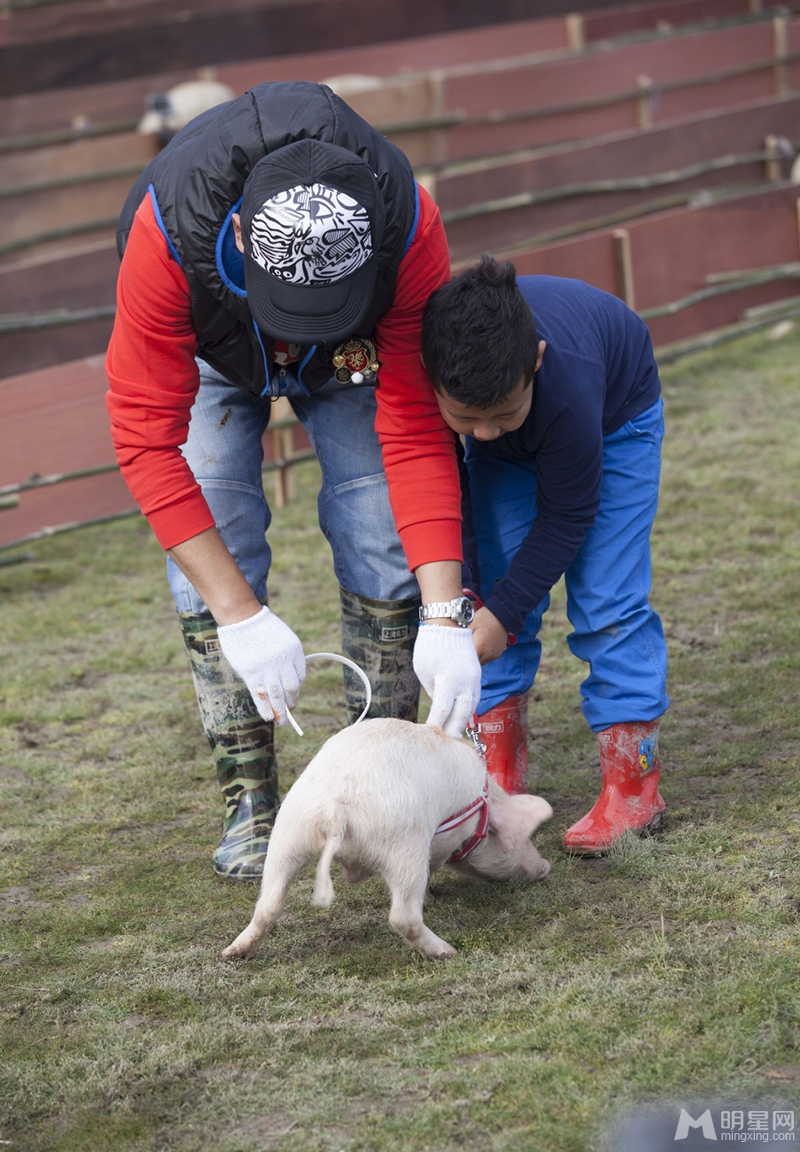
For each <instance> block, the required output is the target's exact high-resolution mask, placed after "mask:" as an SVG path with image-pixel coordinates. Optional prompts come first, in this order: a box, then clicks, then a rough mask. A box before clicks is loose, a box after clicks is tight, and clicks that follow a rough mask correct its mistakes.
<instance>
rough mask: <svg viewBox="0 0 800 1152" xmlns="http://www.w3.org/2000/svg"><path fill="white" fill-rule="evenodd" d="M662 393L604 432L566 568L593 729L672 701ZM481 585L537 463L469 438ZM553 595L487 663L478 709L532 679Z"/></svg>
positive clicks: (505, 560)
mask: <svg viewBox="0 0 800 1152" xmlns="http://www.w3.org/2000/svg"><path fill="white" fill-rule="evenodd" d="M663 436H664V415H663V403H662V401H661V400H658V401H657V403H656V404H654V405H653V406H652V408H649V409H648V410H647V411H646V412H643V413H642V414H641V416H637V417H636V418H635V420H633V421H631V422H629V423H627V424H624V425H623V426H622V428H619V429H618V430H617V431H616V432H612V433H611V434H610V435H609V436H606V438H605V440H604V442H603V478H602V482H601V488H600V509H599V511H598V513H597V517H596V519H595V521H594V524H593V525H592V527H591V529H590V530H589V534H588V536H587V537H586V540H585V541H584V543H583V546H582V547H581V550H580V552H579V553H578V555H577V556H576V557H575V559H574V560H573V562H572V564H570V566H569V568H568V569H567V571H566V573H565V583H566V588H567V616H568V618H569V621H570V624H571V625H572V627H573V629H574V631H573V632H572V633H571V634H570V635H569V636H568V637H567V643H568V644H569V647H570V650H571V652H572V653H573V655H575V656H577V657H578V659H580V660H584V661H585V662H586V663H587V664H588V665H589V675H588V676H587V678H586V679H585V680H584V681H583V683H582V684H581V697H582V708H583V714H584V716H585V717H586V720H587V722H588V724H589V727H590V728H591V729H592V731H594V732H599V731H602V729H603V728H609V727H610V726H611V725H612V724H616V723H619V722H624V721H627V720H654V719H656V717H658V716H661V714H662V713H663V712H664V711H665V710H666V709H667V707H668V706H669V697H668V696H667V691H666V678H667V651H666V644H665V642H664V633H663V629H662V627H661V620H660V619H659V617H658V615H657V614H656V613H655V612H654V611H653V609H652V608H651V607H650V604H649V603H648V595H649V592H650V531H651V529H652V526H653V520H654V519H655V515H656V508H657V506H658V483H659V474H660V471H661V441H662V439H663ZM466 460H467V467H468V469H469V479H470V494H471V498H472V507H473V517H474V521H475V532H476V535H477V540H478V563H479V571H480V585H481V590H482V591H483V593H484V598H486V597H488V594H489V593H490V591H491V589H492V587H493V585H494V582H495V580H497V579H498V578H499V577H501V576H502V575H503V574H504V573H505V572H506V570H507V569H508V565H509V563H510V562H511V559H512V557H513V556H514V555H515V553H516V551H517V549H518V548H519V546H520V544H521V543H522V541H523V539H524V537H525V536H526V534H527V532H528V529H529V528H530V525H531V521H532V520H533V519H534V517H535V516H536V465H535V463H534V462H533V461H514V462H510V461H507V460H499V459H497V458H496V457H492V456H490V455H489V454H487V453H483V452H481V451H480V450H479V449H476V448H475V446H474V444H473V442H472V441H471V440H468V441H467V449H466ZM549 604H550V597H549V596H545V598H544V599H543V600H542V602H541V603H540V604H539V605H538V606H537V607H536V608H535V609H534V611H533V612H531V613H530V614H529V615H528V617H527V620H526V622H525V626H524V628H523V630H522V631H521V632H520V633H519V635H518V636H517V643H516V645H515V646H514V647H511V648H508V649H506V651H505V652H504V653H503V655H502V656H500V657H499V658H498V659H497V660H494V661H492V662H491V663H490V664H487V665H486V666H485V667H484V669H483V683H482V693H481V700H480V704H479V705H478V715H481V714H482V713H484V712H487V711H488V710H489V709H490V708H493V707H494V706H495V705H496V704H500V703H502V701H503V700H506V699H507V698H508V697H509V696H518V695H520V694H522V693H523V692H527V690H528V689H529V688H530V687H531V685H532V684H533V681H534V678H535V676H536V672H537V670H538V667H539V661H540V659H541V653H542V646H541V643H540V641H539V639H538V634H539V630H540V628H541V625H542V617H543V615H544V613H545V612H546V611H547V608H548V606H549Z"/></svg>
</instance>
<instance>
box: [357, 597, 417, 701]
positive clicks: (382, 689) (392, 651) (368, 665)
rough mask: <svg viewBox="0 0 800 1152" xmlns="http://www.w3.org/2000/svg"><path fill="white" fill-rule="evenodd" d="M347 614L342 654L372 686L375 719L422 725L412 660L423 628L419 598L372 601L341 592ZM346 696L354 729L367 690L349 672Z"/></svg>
mask: <svg viewBox="0 0 800 1152" xmlns="http://www.w3.org/2000/svg"><path fill="white" fill-rule="evenodd" d="M339 596H340V601H341V611H342V652H343V653H344V654H345V656H349V657H350V659H351V660H353V661H354V662H355V663H356V664H358V665H359V667H361V668H363V669H364V671H365V672H366V674H367V676H368V677H369V682H370V684H371V685H372V705H371V707H370V710H369V716H370V718H372V717H374V716H395V717H397V718H398V719H400V720H411V721H414V722H416V719H417V710H418V708H419V680H417V677H416V675H415V674H414V668H413V666H412V662H411V660H412V656H413V653H414V640H415V639H416V635H417V629H418V627H419V605H420V601H419V600H418V599H414V600H371V599H370V598H369V597H368V596H357V595H356V594H355V593H354V592H348V591H347V589H346V588H340V589H339ZM344 693H345V698H346V700H347V713H348V716H349V718H350V723H351V724H352V723H353V722H354V721H355V720H357V719H358V717H359V716H360V715H361V712H362V709H363V707H364V704H365V703H366V697H365V695H364V687H363V685H362V683H361V681H360V680H359V678H358V676H356V674H355V672H352V671H351V670H350V669H349V668H345V670H344Z"/></svg>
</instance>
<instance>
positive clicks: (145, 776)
mask: <svg viewBox="0 0 800 1152" xmlns="http://www.w3.org/2000/svg"><path fill="white" fill-rule="evenodd" d="M799 362H800V330H798V328H797V327H795V328H793V329H792V328H791V324H790V323H789V322H786V323H784V324H783V325H782V326H781V327H780V328H779V329H771V330H770V329H768V330H765V331H763V332H760V333H758V334H755V335H751V336H749V337H747V338H746V339H743V340H739V341H736V342H734V343H730V344H727V345H725V346H723V347H720V348H717V349H715V350H712V351H706V352H704V353H701V354H699V355H696V356H693V357H691V358H685V359H682V360H681V361H679V362H677V363H675V364H672V365H670V366H668V367H665V368H664V370H663V383H664V394H665V401H666V414H667V423H668V438H667V441H666V442H665V456H664V471H663V494H662V501H661V508H660V512H659V516H658V519H657V522H656V529H655V534H654V571H655V585H654V591H653V601H654V604H655V606H656V607H657V609H658V610H659V612H660V613H661V614H662V617H663V620H664V624H665V629H666V632H667V636H668V642H669V647H670V658H671V667H670V692H671V698H672V706H671V709H670V711H669V712H668V714H667V716H666V718H665V720H664V722H663V727H662V733H663V759H664V773H663V784H662V791H663V793H664V795H665V797H666V799H667V804H668V809H669V818H670V819H669V824H668V826H667V828H666V830H665V831H664V832H663V833H660V834H659V835H658V836H657V837H654V838H651V839H645V840H637V839H632V840H630V841H623V843H622V845H621V847H620V848H619V850H618V851H615V852H614V854H613V855H612V856H611V857H609V858H608V859H604V860H595V861H588V860H587V861H575V860H571V859H568V858H567V857H565V856H564V855H563V854H562V852H561V850H560V847H559V845H560V836H561V834H562V832H563V831H564V829H565V828H566V827H567V826H568V825H569V824H570V823H571V822H572V821H573V820H574V819H575V818H576V817H577V816H579V815H580V814H582V812H583V811H585V810H586V809H587V807H588V805H589V803H590V802H591V801H592V800H593V799H594V796H595V795H596V792H597V789H598V785H599V769H598V764H597V763H596V758H595V747H596V745H595V743H594V741H593V740H592V738H591V735H590V733H589V732H588V730H587V729H586V728H585V725H584V723H583V720H582V717H581V713H580V709H579V691H578V686H579V683H580V680H581V678H582V675H583V674H584V670H583V669H582V667H581V666H579V665H578V664H577V662H576V661H575V660H574V659H573V658H572V657H571V656H570V655H569V652H568V650H567V647H566V644H565V635H566V632H567V630H568V625H567V622H566V620H565V617H564V597H563V591H562V590H561V589H557V590H556V594H555V596H554V603H553V607H552V609H551V612H550V613H549V617H548V618H547V620H546V625H545V630H544V643H545V657H544V663H543V667H542V670H541V674H540V677H539V679H538V681H537V684H536V688H535V693H534V694H535V700H534V702H533V706H532V710H531V717H532V724H531V754H532V760H533V779H532V781H531V785H532V789H533V790H534V791H536V792H537V793H539V794H541V795H543V796H545V797H546V798H547V799H548V800H549V801H550V802H551V803H552V805H553V808H554V811H555V815H554V818H553V820H552V821H551V822H550V824H548V825H546V826H545V827H544V828H543V829H542V830H541V832H540V833H538V834H537V837H536V842H537V845H538V847H539V849H540V851H541V852H542V854H543V855H545V856H547V857H548V858H549V859H550V860H551V861H552V871H551V873H550V875H549V877H548V878H547V880H546V881H545V882H543V883H541V884H537V885H534V886H532V887H525V886H522V885H518V886H516V885H512V886H508V885H506V886H503V885H486V886H476V885H474V884H472V883H469V882H467V881H466V880H464V879H463V878H461V877H459V876H456V875H455V874H449V873H441V874H439V875H438V876H437V877H436V878H435V880H434V884H433V900H432V902H431V904H430V907H429V909H428V911H427V913H426V919H427V921H428V923H429V924H430V926H431V928H432V929H433V930H434V931H436V932H437V933H440V934H441V935H443V936H444V937H445V938H446V939H447V940H449V941H451V942H452V943H453V944H454V946H455V947H456V948H457V949H458V955H457V956H456V958H455V959H453V960H452V961H450V962H448V963H446V964H439V963H432V962H426V961H424V960H422V959H421V958H420V957H419V956H417V955H416V954H414V953H413V952H412V950H411V949H409V947H408V945H407V944H406V943H405V942H404V941H402V940H401V939H400V938H399V937H396V936H395V935H394V934H393V933H392V931H391V929H390V928H389V925H388V922H387V899H386V893H385V892H384V891H383V888H382V886H381V884H380V883H378V882H377V881H374V882H373V881H370V882H368V883H366V884H365V885H362V886H358V887H353V888H349V887H348V886H347V885H346V884H344V882H343V881H342V879H341V877H340V876H339V875H338V873H337V875H336V876H335V882H336V887H337V899H336V901H335V903H334V904H333V906H332V908H331V909H329V910H327V911H318V910H314V909H312V908H311V905H310V894H311V886H312V877H311V876H310V875H306V876H304V877H303V878H301V880H300V882H298V884H296V885H295V886H294V888H293V889H292V892H291V893H290V897H289V901H288V906H287V909H286V911H285V913H284V916H283V918H282V920H281V921H280V922H279V923H278V925H277V926H276V928H275V930H274V932H273V934H272V935H271V936H270V937H268V939H267V940H266V942H265V945H264V948H263V950H262V953H261V955H260V956H259V958H258V959H256V960H253V961H249V962H247V963H243V964H239V965H231V964H225V963H223V962H222V961H221V960H220V958H219V955H220V952H221V950H222V948H223V947H224V946H225V945H226V944H228V943H229V942H230V941H231V940H232V939H233V937H234V936H235V935H236V934H237V933H238V932H239V931H240V930H241V929H242V928H243V927H244V926H245V924H246V923H247V921H248V919H249V917H250V913H251V910H252V905H253V902H254V899H255V895H256V893H255V890H254V889H253V887H251V886H242V887H237V886H234V885H230V884H225V883H223V882H220V881H219V880H218V879H216V878H215V876H214V874H213V872H212V869H211V859H210V857H211V851H212V849H213V846H214V845H215V843H216V839H217V833H218V826H219V820H220V816H221V812H220V805H219V797H218V791H217V788H216V785H215V782H214V780H213V777H212V771H211V767H210V758H209V755H208V750H207V748H206V747H204V746H203V743H202V741H201V737H200V728H199V725H198V723H197V717H196V715H195V711H196V706H195V704H194V698H193V694H192V690H191V685H190V680H189V673H188V667H187V663H186V660H185V655H184V653H183V651H182V649H181V641H180V637H179V632H178V629H177V627H176V624H175V621H174V610H173V608H172V606H171V601H170V599H169V595H168V592H167V588H166V583H165V580H164V572H163V569H164V561H163V556H162V555H161V553H160V551H159V549H158V546H157V545H156V543H155V541H154V540H153V538H152V537H151V535H150V533H149V529H148V528H147V526H146V524H145V523H144V522H143V521H141V520H140V519H138V518H134V519H130V520H125V521H120V522H118V523H115V524H113V525H107V526H102V527H96V528H92V529H88V530H84V531H81V532H74V533H70V534H65V535H62V536H58V537H55V538H53V539H50V540H46V541H40V542H38V543H36V544H35V545H33V546H30V547H29V548H28V550H27V552H28V557H27V559H26V558H25V557H24V556H20V554H17V555H16V556H15V555H14V554H13V553H11V554H6V556H5V557H4V558H3V566H2V567H0V591H2V601H0V622H1V626H2V631H1V634H2V645H0V808H1V809H2V817H1V819H2V825H1V827H0V1148H4V1149H5V1148H9V1149H11V1150H12V1152H55V1150H57V1152H111V1150H112V1149H113V1150H114V1152H162V1150H163V1152H253V1150H257V1152H267V1150H271V1149H275V1150H278V1152H342V1150H346V1152H423V1150H432V1152H455V1150H456V1149H458V1150H460V1152H464V1150H466V1152H506V1150H508V1152H511V1150H513V1152H520V1150H523V1152H526V1150H531V1152H585V1150H597V1152H600V1150H610V1148H611V1147H612V1144H610V1143H609V1140H610V1137H609V1135H608V1133H609V1131H610V1129H611V1128H612V1126H613V1125H614V1123H615V1122H616V1121H617V1120H618V1118H619V1116H620V1115H621V1114H622V1113H624V1112H625V1111H626V1110H629V1109H635V1108H638V1107H649V1106H651V1105H653V1104H655V1103H657V1102H663V1101H666V1102H677V1104H682V1103H685V1104H686V1106H687V1107H689V1104H690V1103H691V1104H692V1105H693V1106H695V1110H694V1112H692V1115H693V1116H697V1114H698V1109H697V1107H696V1104H697V1102H702V1106H703V1107H706V1106H708V1105H711V1104H712V1103H714V1102H720V1101H721V1102H725V1101H735V1100H742V1099H744V1100H750V1101H757V1102H758V1106H759V1107H760V1108H763V1109H772V1108H773V1107H775V1108H777V1107H786V1108H792V1107H794V1108H796V1107H797V1106H798V1098H799V1097H800V1052H799V1051H798V1046H800V1001H799V1000H798V988H800V950H799V949H798V925H800V848H799V847H798V845H799V844H800V839H799V836H798V834H799V833H800V803H799V802H798V791H799V787H800V699H799V697H800V649H799V648H798V608H797V603H798V597H797V589H798V574H799V573H800V534H799V533H798V521H799V520H800V441H798V435H797V411H798V405H800V377H799V376H798V367H797V366H798V363H799ZM316 482H317V473H316V464H313V463H311V464H306V465H303V466H301V467H300V468H299V469H298V484H299V488H300V492H299V497H298V499H297V500H296V501H295V502H293V503H292V504H290V505H289V506H288V507H287V508H284V509H282V510H280V511H279V512H278V513H277V514H276V522H275V524H274V532H273V533H272V544H273V551H274V553H275V565H274V570H273V576H272V585H271V597H272V603H273V606H274V608H275V609H276V611H278V612H279V613H280V614H281V615H282V616H283V617H284V618H285V619H286V620H287V622H288V623H289V624H291V625H292V627H294V628H295V629H296V630H297V632H298V633H299V635H300V637H301V638H302V640H303V643H304V646H305V648H306V651H307V652H311V651H316V650H320V649H325V650H336V649H338V647H339V642H338V635H337V630H338V624H337V615H338V603H337V595H336V586H335V582H334V579H333V576H332V574H331V571H330V558H329V555H328V552H327V546H326V545H325V543H324V541H323V538H322V536H321V534H320V533H319V530H318V528H317V527H316V523H315V490H316ZM9 559H11V560H13V559H18V560H20V562H19V563H8V560H9ZM339 684H340V670H339V669H338V668H335V667H333V666H331V668H330V669H329V668H328V667H327V666H321V665H314V666H313V670H311V671H310V672H309V676H308V680H307V682H306V687H305V689H304V693H303V697H302V699H301V702H300V706H299V707H298V709H297V718H298V720H299V722H300V724H301V726H302V727H303V728H304V730H305V733H306V735H305V736H304V737H303V739H300V738H299V737H298V736H296V735H295V734H294V733H293V732H292V731H291V730H281V732H280V739H279V746H280V748H279V751H280V758H281V773H282V783H283V787H284V790H285V789H286V788H288V787H289V785H290V784H291V782H292V780H293V778H294V777H295V776H296V774H297V773H299V772H300V771H301V770H302V768H303V766H304V764H305V763H306V762H307V761H308V759H309V757H310V756H311V755H313V753H314V752H315V750H316V749H317V748H318V747H319V746H320V744H321V743H322V741H323V740H324V739H325V738H326V737H327V736H328V735H330V734H332V733H333V732H334V731H336V730H337V728H338V727H340V726H341V725H342V723H343V722H344V709H343V706H342V703H341V698H340V689H339ZM678 1146H680V1145H676V1147H678ZM787 1146H791V1145H789V1144H788V1143H787ZM642 1152H644V1150H642Z"/></svg>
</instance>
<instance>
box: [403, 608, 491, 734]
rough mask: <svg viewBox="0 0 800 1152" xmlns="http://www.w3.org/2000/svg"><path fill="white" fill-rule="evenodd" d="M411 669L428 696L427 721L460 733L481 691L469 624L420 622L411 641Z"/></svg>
mask: <svg viewBox="0 0 800 1152" xmlns="http://www.w3.org/2000/svg"><path fill="white" fill-rule="evenodd" d="M413 663H414V671H415V672H416V674H417V679H418V680H419V682H420V684H422V687H423V688H424V689H425V691H426V692H427V693H428V695H429V696H430V698H431V710H430V715H429V716H428V720H427V723H428V724H435V725H436V726H437V727H438V728H441V729H442V731H443V732H446V733H447V735H448V736H461V735H462V733H463V732H464V729H465V728H466V727H467V725H468V724H469V723H470V721H471V720H472V714H473V712H474V711H475V709H476V707H477V706H478V700H479V699H480V695H481V666H480V664H479V663H478V657H477V655H476V654H475V645H474V644H473V642H472V633H471V632H470V630H469V628H459V627H458V626H457V625H451V626H448V625H446V624H422V625H420V629H419V632H418V633H417V639H416V642H415V644H414V661H413Z"/></svg>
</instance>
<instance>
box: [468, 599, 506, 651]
mask: <svg viewBox="0 0 800 1152" xmlns="http://www.w3.org/2000/svg"><path fill="white" fill-rule="evenodd" d="M470 628H471V629H472V639H473V640H474V642H475V651H476V652H477V653H478V659H479V660H480V662H481V664H488V663H489V661H490V660H496V659H497V657H498V656H502V655H503V653H504V652H505V650H506V648H507V647H508V637H509V633H508V630H507V629H506V628H504V626H503V625H502V624H501V623H500V621H499V620H498V619H497V617H496V616H494V615H493V614H492V613H491V612H490V611H489V609H488V608H479V609H478V611H477V612H476V613H475V617H474V619H473V621H472V624H471V625H470Z"/></svg>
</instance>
